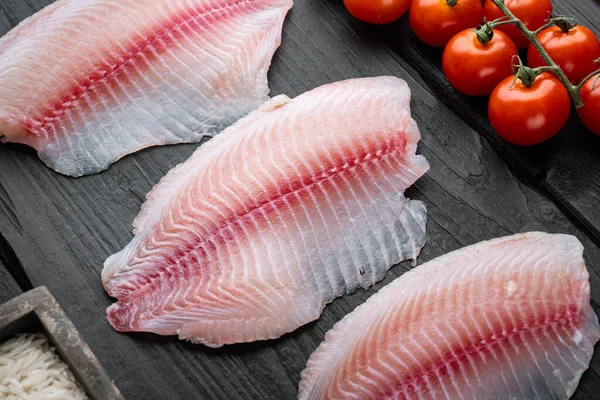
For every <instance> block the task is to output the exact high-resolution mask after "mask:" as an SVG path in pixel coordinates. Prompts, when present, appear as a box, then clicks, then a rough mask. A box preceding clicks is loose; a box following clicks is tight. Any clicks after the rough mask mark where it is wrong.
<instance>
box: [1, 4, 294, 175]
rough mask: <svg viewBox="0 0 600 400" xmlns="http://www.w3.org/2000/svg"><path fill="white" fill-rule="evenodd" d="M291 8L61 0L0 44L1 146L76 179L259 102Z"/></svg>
mask: <svg viewBox="0 0 600 400" xmlns="http://www.w3.org/2000/svg"><path fill="white" fill-rule="evenodd" d="M291 7H292V0H60V1H57V2H56V3H54V4H52V5H50V6H48V7H47V8H46V9H44V10H42V11H40V12H39V13H37V14H35V15H34V16H32V17H31V18H29V19H27V20H25V21H23V22H22V23H21V24H20V25H18V26H17V27H16V28H15V29H13V30H12V31H11V32H9V33H8V34H7V35H6V36H5V37H3V38H2V39H0V141H4V142H18V143H24V144H27V145H29V146H32V147H34V148H35V149H36V150H37V151H38V154H39V156H40V158H41V159H42V160H43V161H44V162H45V163H46V164H48V166H49V167H51V168H53V169H55V170H56V171H58V172H61V173H63V174H67V175H72V176H81V175H85V174H90V173H96V172H99V171H102V170H104V169H106V168H108V167H109V166H110V164H112V163H113V162H115V161H116V160H118V159H119V158H121V157H123V156H124V155H126V154H129V153H132V152H135V151H137V150H140V149H143V148H145V147H149V146H156V145H164V144H174V143H185V142H198V141H200V140H201V139H202V137H203V136H205V135H208V136H210V135H213V134H215V133H218V132H220V131H221V130H222V129H224V128H225V127H227V126H229V125H231V124H232V123H233V122H235V121H237V120H238V119H240V118H241V117H243V116H245V115H247V114H248V113H249V112H250V111H253V110H255V109H256V108H257V107H258V106H260V105H261V104H263V103H264V102H265V101H266V100H268V98H269V97H268V93H269V88H268V85H267V70H268V68H269V65H270V63H271V58H272V56H273V53H274V52H275V50H276V49H277V47H278V46H279V44H280V41H281V28H282V25H283V21H284V18H285V15H286V13H287V11H288V10H289V9H290V8H291Z"/></svg>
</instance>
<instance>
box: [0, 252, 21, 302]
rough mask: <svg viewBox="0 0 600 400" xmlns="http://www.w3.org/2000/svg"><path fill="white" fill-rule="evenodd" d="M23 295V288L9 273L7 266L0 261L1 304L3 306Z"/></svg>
mask: <svg viewBox="0 0 600 400" xmlns="http://www.w3.org/2000/svg"><path fill="white" fill-rule="evenodd" d="M21 293H22V291H21V288H20V287H19V285H17V282H15V280H14V279H13V277H12V275H11V274H10V273H9V272H8V269H7V267H6V265H5V264H4V263H3V262H2V260H1V259H0V304H3V303H5V302H7V301H9V300H12V299H13V298H15V297H17V296H18V295H20V294H21Z"/></svg>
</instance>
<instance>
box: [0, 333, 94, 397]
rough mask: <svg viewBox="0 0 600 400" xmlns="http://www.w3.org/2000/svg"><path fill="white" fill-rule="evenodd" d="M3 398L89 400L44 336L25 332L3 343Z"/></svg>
mask: <svg viewBox="0 0 600 400" xmlns="http://www.w3.org/2000/svg"><path fill="white" fill-rule="evenodd" d="M0 399H2V400H4V399H6V400H34V399H35V400H46V399H52V400H59V399H60V400H80V399H81V400H82V399H88V397H87V396H86V394H85V391H84V390H83V389H82V388H81V386H80V385H79V384H78V382H77V381H76V379H75V377H74V376H73V373H72V372H71V370H70V369H69V366H68V365H67V364H65V363H64V361H62V360H61V359H60V357H59V356H58V354H57V353H56V351H55V349H54V348H53V347H51V346H50V343H49V342H48V339H47V337H46V336H45V335H44V334H42V333H24V334H19V335H17V336H16V337H14V338H12V339H9V340H8V341H6V342H4V343H2V344H0Z"/></svg>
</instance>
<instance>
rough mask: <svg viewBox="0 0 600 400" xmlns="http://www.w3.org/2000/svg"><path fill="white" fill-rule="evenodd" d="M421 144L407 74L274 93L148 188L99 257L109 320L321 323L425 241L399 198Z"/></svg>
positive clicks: (259, 328)
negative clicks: (127, 230)
mask: <svg viewBox="0 0 600 400" xmlns="http://www.w3.org/2000/svg"><path fill="white" fill-rule="evenodd" d="M419 139H420V133H419V130H418V128H417V125H416V123H415V121H414V120H412V118H411V116H410V90H409V88H408V85H407V84H406V82H404V81H403V80H401V79H398V78H393V77H379V78H364V79H356V80H349V81H343V82H338V83H334V84H330V85H326V86H322V87H320V88H317V89H315V90H312V91H310V92H307V93H305V94H303V95H301V96H299V97H297V98H295V99H293V100H290V99H289V98H287V97H286V96H278V97H276V98H274V99H271V100H270V101H269V102H267V103H266V104H264V105H263V106H261V107H260V108H259V109H258V110H256V111H255V112H253V113H251V114H250V115H249V116H248V117H246V118H245V119H243V120H241V121H239V122H238V123H236V124H235V125H233V126H231V127H230V128H228V129H226V130H225V131H224V132H222V133H221V134H219V135H217V137H215V138H214V139H212V140H211V141H210V142H208V143H206V144H204V145H203V146H201V147H200V148H199V149H198V150H197V151H196V152H195V153H194V154H193V155H192V156H191V157H190V159H189V160H188V161H186V162H185V163H183V164H181V165H179V166H177V167H176V168H174V169H173V170H172V171H171V172H170V173H169V174H168V175H167V176H166V177H165V178H163V180H162V181H161V182H160V183H159V184H158V185H157V186H156V187H155V188H154V189H153V191H152V192H151V193H150V194H149V195H148V201H147V202H146V203H145V204H144V206H143V207H142V211H141V213H140V214H139V215H138V217H137V218H136V220H135V222H134V226H135V234H136V236H135V237H134V239H133V241H132V242H131V243H130V244H129V245H127V246H126V247H125V248H124V249H123V250H122V251H121V252H119V253H117V254H115V255H113V256H111V257H110V258H109V259H108V260H107V261H106V263H105V264H104V270H103V272H102V282H103V285H104V287H105V289H106V291H107V292H108V293H109V294H110V295H111V296H113V297H116V298H117V299H118V302H117V303H115V304H113V305H112V306H110V307H109V308H108V310H107V316H108V320H109V321H110V323H111V324H112V325H113V327H114V328H115V329H117V330H119V331H149V332H154V333H158V334H161V335H179V337H180V338H181V339H187V340H190V341H193V342H196V343H203V344H205V345H208V346H212V347H219V346H222V345H225V344H231V343H238V342H250V341H255V340H266V339H273V338H277V337H279V336H281V335H283V334H285V333H287V332H291V331H293V330H295V329H296V328H298V327H299V326H301V325H304V324H306V323H308V322H310V321H313V320H315V319H317V318H319V316H320V314H321V312H322V310H323V308H324V307H325V305H326V304H327V303H329V302H331V301H332V300H333V299H334V298H336V297H338V296H341V295H343V294H345V293H351V292H353V291H355V290H356V289H358V288H359V287H362V288H365V289H366V288H369V287H370V286H372V285H373V284H375V283H376V282H377V281H379V280H381V279H382V278H383V277H384V276H385V274H386V272H387V270H388V269H389V268H390V267H391V266H393V265H394V264H397V263H398V262H400V261H403V260H407V259H416V257H417V255H418V254H419V252H420V250H421V248H422V247H423V245H424V244H425V225H426V220H427V212H426V209H425V206H424V205H423V204H422V203H421V202H419V201H411V200H408V199H406V198H405V196H404V191H405V189H406V188H408V187H409V186H411V185H412V184H413V183H414V182H415V181H416V180H417V179H418V178H419V177H421V176H422V175H423V174H424V173H425V172H426V171H427V170H428V168H429V164H428V163H427V161H426V160H425V158H424V157H422V156H419V155H416V154H415V152H416V149H417V142H418V141H419Z"/></svg>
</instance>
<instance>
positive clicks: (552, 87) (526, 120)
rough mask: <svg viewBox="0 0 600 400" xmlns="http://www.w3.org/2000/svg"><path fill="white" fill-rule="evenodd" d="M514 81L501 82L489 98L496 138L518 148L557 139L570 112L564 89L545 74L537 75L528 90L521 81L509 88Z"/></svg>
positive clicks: (509, 79) (548, 74) (552, 76)
mask: <svg viewBox="0 0 600 400" xmlns="http://www.w3.org/2000/svg"><path fill="white" fill-rule="evenodd" d="M513 80H514V77H511V76H509V77H508V78H506V79H505V80H503V81H502V82H500V84H499V85H498V87H497V88H496V89H494V91H493V92H492V95H491V96H490V102H489V105H488V115H489V117H490V122H491V123H492V126H493V127H494V129H495V130H496V132H498V135H500V136H501V137H502V138H503V139H504V140H506V141H508V142H510V143H513V144H517V145H521V146H531V145H534V144H538V143H541V142H543V141H545V140H547V139H550V138H551V137H552V136H554V135H556V134H557V133H558V131H560V130H561V129H562V127H563V126H564V125H565V123H566V122H567V119H568V118H569V112H570V111H571V101H570V98H569V92H567V89H565V87H564V86H563V85H562V83H560V81H559V80H558V79H557V78H556V77H555V76H554V75H552V74H550V73H548V72H544V73H542V74H541V75H539V76H538V77H537V78H536V80H535V82H534V83H533V85H531V86H530V87H525V86H524V85H523V84H522V83H521V81H520V80H517V82H515V84H514V86H512V83H513ZM511 86H512V87H511Z"/></svg>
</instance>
